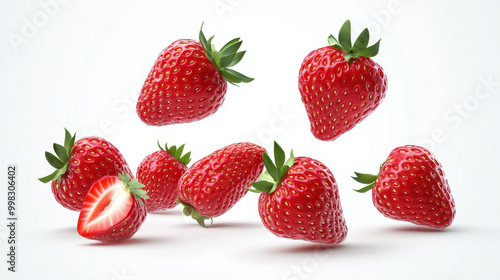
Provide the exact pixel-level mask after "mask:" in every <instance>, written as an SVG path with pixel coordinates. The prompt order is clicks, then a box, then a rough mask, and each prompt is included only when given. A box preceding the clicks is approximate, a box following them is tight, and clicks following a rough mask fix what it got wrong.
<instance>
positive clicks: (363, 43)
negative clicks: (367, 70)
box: [351, 28, 370, 53]
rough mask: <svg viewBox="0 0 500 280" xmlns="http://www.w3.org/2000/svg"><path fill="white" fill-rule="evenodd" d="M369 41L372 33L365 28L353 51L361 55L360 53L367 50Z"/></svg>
mask: <svg viewBox="0 0 500 280" xmlns="http://www.w3.org/2000/svg"><path fill="white" fill-rule="evenodd" d="M369 40H370V32H369V31H368V28H365V29H364V30H363V31H362V32H361V34H359V36H358V38H357V39H356V41H355V42H354V45H353V46H352V49H351V51H352V52H353V53H359V52H360V51H362V50H364V49H366V47H367V46H368V41H369Z"/></svg>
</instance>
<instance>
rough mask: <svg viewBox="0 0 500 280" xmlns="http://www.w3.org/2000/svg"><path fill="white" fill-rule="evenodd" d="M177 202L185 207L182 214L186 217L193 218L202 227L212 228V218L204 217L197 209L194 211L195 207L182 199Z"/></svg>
mask: <svg viewBox="0 0 500 280" xmlns="http://www.w3.org/2000/svg"><path fill="white" fill-rule="evenodd" d="M175 201H176V202H179V203H180V204H181V205H182V206H184V208H183V209H182V213H184V215H185V216H188V217H189V216H191V218H193V219H194V220H196V222H198V224H199V225H200V226H201V227H203V228H209V227H210V226H212V224H213V218H212V217H208V216H204V215H202V214H200V212H198V211H197V210H196V209H194V207H193V206H192V205H191V204H189V203H187V202H184V201H182V200H180V199H176V200H175ZM206 221H210V223H206Z"/></svg>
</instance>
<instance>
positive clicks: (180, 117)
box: [137, 39, 227, 126]
mask: <svg viewBox="0 0 500 280" xmlns="http://www.w3.org/2000/svg"><path fill="white" fill-rule="evenodd" d="M226 91H227V82H226V80H224V78H223V77H222V75H221V74H220V73H219V71H218V70H217V68H216V67H215V65H214V64H213V63H212V62H211V61H210V60H209V59H208V57H207V56H206V54H205V49H204V48H203V46H202V45H201V44H200V43H199V42H197V41H194V40H191V39H181V40H177V41H175V42H173V43H172V44H171V45H170V46H168V47H167V48H165V49H164V50H163V51H162V52H161V53H160V55H159V56H158V58H157V60H156V61H155V64H154V66H153V68H152V69H151V71H150V73H149V75H148V77H147V78H146V81H145V83H144V86H143V88H142V91H141V94H140V96H139V100H138V102H137V114H138V115H139V117H140V119H141V120H142V121H143V122H144V123H146V124H148V125H152V126H162V125H168V124H176V123H188V122H193V121H197V120H201V119H203V118H206V117H208V116H210V115H212V114H213V113H215V112H216V111H217V110H218V109H219V107H220V106H221V105H222V103H223V102H224V98H225V94H226Z"/></svg>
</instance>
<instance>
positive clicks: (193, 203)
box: [178, 143, 266, 227]
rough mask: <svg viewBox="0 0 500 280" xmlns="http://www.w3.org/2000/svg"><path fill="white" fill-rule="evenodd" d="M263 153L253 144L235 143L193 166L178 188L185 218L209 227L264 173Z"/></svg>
mask: <svg viewBox="0 0 500 280" xmlns="http://www.w3.org/2000/svg"><path fill="white" fill-rule="evenodd" d="M265 152H266V150H265V149H264V148H262V147H260V146H258V145H255V144H252V143H235V144H231V145H229V146H226V147H224V148H222V149H219V150H217V151H215V152H213V153H211V154H210V155H208V156H206V157H204V158H202V159H200V160H198V161H197V162H195V163H193V165H192V166H191V167H190V168H189V170H188V171H187V172H186V173H184V175H182V177H181V179H180V181H179V185H178V187H179V199H178V201H179V202H180V203H181V204H182V205H183V206H184V214H185V215H186V216H191V217H192V218H193V219H195V220H196V221H197V222H198V224H200V225H201V226H202V227H208V226H210V225H211V223H212V218H213V217H218V216H220V215H222V214H224V213H226V212H227V211H228V210H229V209H231V208H232V207H233V206H234V205H235V204H236V202H238V201H239V200H240V199H241V198H242V197H243V196H244V195H245V194H246V193H247V189H246V188H248V187H250V184H251V183H252V182H255V181H256V180H257V179H258V177H259V175H260V174H261V173H262V171H263V169H264V163H263V162H262V154H263V153H265ZM206 220H209V221H210V224H206V223H205V221H206Z"/></svg>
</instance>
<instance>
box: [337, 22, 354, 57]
mask: <svg viewBox="0 0 500 280" xmlns="http://www.w3.org/2000/svg"><path fill="white" fill-rule="evenodd" d="M339 43H340V45H341V46H342V48H343V49H344V50H350V49H351V21H350V20H346V21H345V22H344V24H343V25H342V27H341V28H340V31H339Z"/></svg>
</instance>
